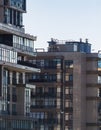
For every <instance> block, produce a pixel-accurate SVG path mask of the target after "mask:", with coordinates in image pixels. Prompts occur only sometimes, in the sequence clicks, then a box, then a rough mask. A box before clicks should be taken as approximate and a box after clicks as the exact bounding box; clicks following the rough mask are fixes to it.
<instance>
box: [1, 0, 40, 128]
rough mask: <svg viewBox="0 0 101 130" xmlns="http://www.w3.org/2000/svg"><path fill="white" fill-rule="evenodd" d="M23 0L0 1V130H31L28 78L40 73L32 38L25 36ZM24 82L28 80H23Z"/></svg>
mask: <svg viewBox="0 0 101 130" xmlns="http://www.w3.org/2000/svg"><path fill="white" fill-rule="evenodd" d="M25 12H26V0H0V130H33V128H34V125H33V119H32V118H31V117H30V113H31V111H30V106H31V91H32V90H33V89H35V85H32V84H30V83H29V82H27V80H28V76H29V75H30V74H32V73H35V72H39V71H40V70H39V69H37V68H36V66H35V65H34V64H32V63H30V62H29V60H28V59H29V57H34V56H35V55H36V54H35V52H34V41H35V40H36V37H35V36H32V35H29V34H25V29H24V26H23V13H25ZM26 79H27V80H26Z"/></svg>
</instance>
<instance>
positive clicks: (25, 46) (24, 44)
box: [13, 35, 34, 52]
mask: <svg viewBox="0 0 101 130" xmlns="http://www.w3.org/2000/svg"><path fill="white" fill-rule="evenodd" d="M13 46H14V47H16V48H18V49H21V50H23V51H28V52H33V51H34V42H33V40H30V39H27V38H24V37H20V36H17V35H13Z"/></svg>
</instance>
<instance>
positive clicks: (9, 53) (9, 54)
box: [0, 48, 17, 63]
mask: <svg viewBox="0 0 101 130" xmlns="http://www.w3.org/2000/svg"><path fill="white" fill-rule="evenodd" d="M0 60H1V61H5V62H11V63H17V52H16V51H13V50H8V49H5V48H0Z"/></svg>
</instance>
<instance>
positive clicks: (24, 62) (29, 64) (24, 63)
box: [18, 60, 37, 68]
mask: <svg viewBox="0 0 101 130" xmlns="http://www.w3.org/2000/svg"><path fill="white" fill-rule="evenodd" d="M18 64H20V65H24V66H28V67H34V68H37V65H35V64H32V63H29V62H28V61H20V60H18Z"/></svg>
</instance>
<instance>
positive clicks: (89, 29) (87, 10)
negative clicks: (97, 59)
mask: <svg viewBox="0 0 101 130" xmlns="http://www.w3.org/2000/svg"><path fill="white" fill-rule="evenodd" d="M24 25H25V30H26V33H29V34H31V35H34V36H37V41H36V42H35V48H45V49H47V47H48V43H47V41H50V39H51V38H54V39H58V40H67V41H69V40H74V41H79V39H80V38H82V41H85V39H86V38H87V39H88V41H89V43H91V44H92V51H96V52H97V51H98V50H100V49H101V0H27V13H26V14H24Z"/></svg>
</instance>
